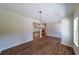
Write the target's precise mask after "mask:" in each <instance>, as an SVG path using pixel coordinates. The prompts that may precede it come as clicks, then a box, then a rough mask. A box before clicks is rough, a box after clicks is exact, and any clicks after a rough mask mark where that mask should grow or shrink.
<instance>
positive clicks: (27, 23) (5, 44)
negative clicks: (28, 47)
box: [0, 10, 33, 51]
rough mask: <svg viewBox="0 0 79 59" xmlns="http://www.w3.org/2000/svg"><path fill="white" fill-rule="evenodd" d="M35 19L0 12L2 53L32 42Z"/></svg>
mask: <svg viewBox="0 0 79 59" xmlns="http://www.w3.org/2000/svg"><path fill="white" fill-rule="evenodd" d="M32 23H33V19H31V18H27V17H23V16H21V15H17V14H14V13H11V12H7V11H2V10H0V25H1V27H0V30H1V29H3V30H2V31H3V32H2V31H1V32H2V33H0V51H2V50H4V49H7V48H11V47H13V46H16V45H19V44H22V43H25V42H29V41H32V40H33V39H32V29H33V25H32Z"/></svg>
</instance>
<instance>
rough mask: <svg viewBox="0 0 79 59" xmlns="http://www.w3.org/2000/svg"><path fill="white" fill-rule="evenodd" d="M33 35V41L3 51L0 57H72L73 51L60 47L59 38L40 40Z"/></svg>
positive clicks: (69, 48)
mask: <svg viewBox="0 0 79 59" xmlns="http://www.w3.org/2000/svg"><path fill="white" fill-rule="evenodd" d="M33 35H34V36H33V38H34V40H33V41H31V42H28V43H24V44H22V45H19V46H16V47H13V48H10V49H7V50H4V51H3V52H2V55H74V51H73V49H72V48H71V47H68V46H65V45H62V44H61V39H60V38H55V37H49V36H46V35H43V38H41V39H40V38H39V36H38V35H39V34H37V33H34V34H33Z"/></svg>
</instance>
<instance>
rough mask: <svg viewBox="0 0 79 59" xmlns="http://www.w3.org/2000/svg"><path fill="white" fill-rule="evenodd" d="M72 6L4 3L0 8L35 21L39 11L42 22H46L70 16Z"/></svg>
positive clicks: (72, 9)
mask: <svg viewBox="0 0 79 59" xmlns="http://www.w3.org/2000/svg"><path fill="white" fill-rule="evenodd" d="M74 5H75V4H72V3H71V4H68V3H67V4H66V3H65V4H64V3H63V4H62V3H57V4H56V3H4V4H0V8H1V9H4V10H6V11H10V12H13V13H16V14H20V15H22V16H26V17H30V18H33V19H37V20H39V17H40V16H39V11H40V10H41V11H42V15H41V16H42V17H41V18H42V20H43V21H44V22H48V21H55V20H59V18H60V17H64V16H67V15H70V14H72V12H73V11H74Z"/></svg>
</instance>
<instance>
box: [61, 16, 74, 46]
mask: <svg viewBox="0 0 79 59" xmlns="http://www.w3.org/2000/svg"><path fill="white" fill-rule="evenodd" d="M61 23H62V24H61V25H62V26H61V43H62V44H64V45H68V46H71V47H72V44H73V19H72V16H68V17H65V18H63V19H62V22H61Z"/></svg>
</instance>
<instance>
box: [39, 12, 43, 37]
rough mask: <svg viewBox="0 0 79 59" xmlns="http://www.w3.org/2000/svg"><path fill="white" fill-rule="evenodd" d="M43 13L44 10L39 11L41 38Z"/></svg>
mask: <svg viewBox="0 0 79 59" xmlns="http://www.w3.org/2000/svg"><path fill="white" fill-rule="evenodd" d="M41 13H42V11H39V14H40V28H39V30H40V38H42V20H41Z"/></svg>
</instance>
